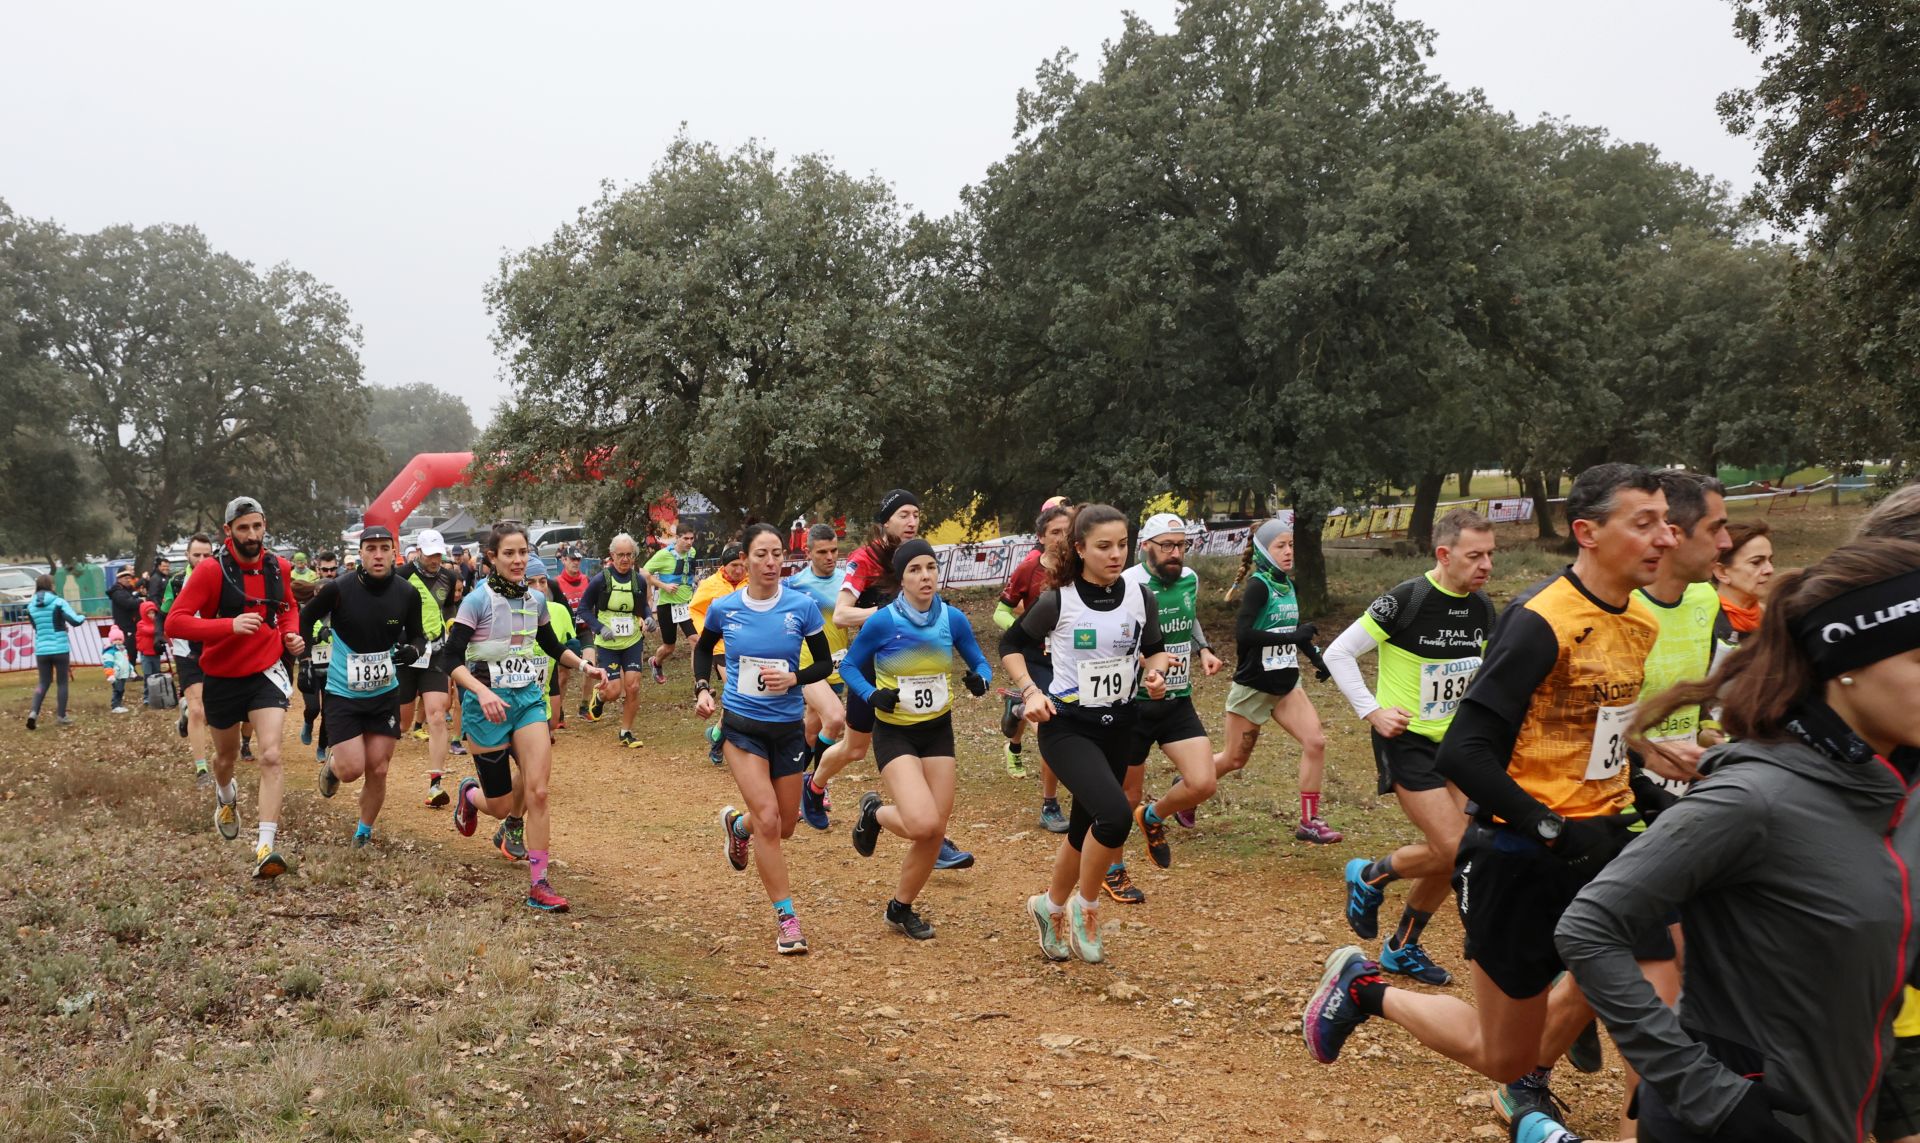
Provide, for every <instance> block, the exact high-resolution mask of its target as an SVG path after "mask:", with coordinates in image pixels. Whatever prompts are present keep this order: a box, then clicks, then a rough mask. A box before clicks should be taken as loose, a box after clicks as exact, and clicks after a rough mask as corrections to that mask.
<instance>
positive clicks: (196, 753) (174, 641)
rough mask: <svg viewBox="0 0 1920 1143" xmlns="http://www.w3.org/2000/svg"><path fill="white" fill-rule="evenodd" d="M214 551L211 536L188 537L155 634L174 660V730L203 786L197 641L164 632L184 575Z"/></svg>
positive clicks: (207, 777) (204, 743)
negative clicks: (184, 558)
mask: <svg viewBox="0 0 1920 1143" xmlns="http://www.w3.org/2000/svg"><path fill="white" fill-rule="evenodd" d="M212 554H213V537H211V536H209V535H207V534H206V533H205V532H195V533H194V534H193V535H192V537H190V538H189V539H188V540H187V566H186V570H184V571H180V572H175V573H174V575H173V578H172V579H169V580H168V581H167V589H166V593H165V594H164V596H163V597H162V598H161V601H160V627H159V632H158V637H159V638H160V639H161V640H163V641H164V642H165V644H166V648H167V655H168V657H169V658H171V659H172V660H173V673H174V676H175V678H176V680H177V681H178V682H179V684H180V717H179V719H178V720H177V721H176V723H175V729H176V730H177V731H178V732H179V734H180V737H182V738H184V739H186V740H187V747H188V749H190V750H192V751H193V780H194V784H195V785H197V786H201V787H203V788H210V787H211V786H212V785H213V776H212V775H211V774H209V773H208V772H207V754H208V737H207V710H206V707H205V706H204V705H203V704H202V703H201V687H202V685H203V684H204V683H205V682H206V675H205V674H204V673H202V672H201V670H200V644H198V643H194V642H192V641H190V640H187V639H181V638H178V637H176V636H173V635H170V634H168V633H167V616H168V614H169V613H171V612H172V610H173V601H174V600H175V599H177V598H178V597H179V595H180V590H181V589H182V588H184V587H185V586H186V585H187V576H189V575H190V574H192V572H193V569H194V568H197V567H199V566H200V564H201V561H203V560H205V559H206V558H207V557H208V556H211V555H212Z"/></svg>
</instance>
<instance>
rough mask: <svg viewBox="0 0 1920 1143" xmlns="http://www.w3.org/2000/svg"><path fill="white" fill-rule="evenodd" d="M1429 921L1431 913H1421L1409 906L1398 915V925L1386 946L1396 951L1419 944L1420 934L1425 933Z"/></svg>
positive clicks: (1431, 916)
mask: <svg viewBox="0 0 1920 1143" xmlns="http://www.w3.org/2000/svg"><path fill="white" fill-rule="evenodd" d="M1431 920H1433V914H1432V913H1422V912H1421V911H1420V910H1418V909H1416V908H1414V907H1413V906H1411V905H1409V906H1407V911H1406V912H1404V913H1402V914H1400V923H1399V924H1398V925H1396V926H1395V927H1394V930H1393V936H1392V938H1390V939H1389V940H1388V941H1387V944H1388V945H1389V946H1390V947H1392V948H1396V949H1403V948H1406V947H1407V946H1408V945H1417V944H1419V943H1420V934H1421V933H1423V932H1426V930H1427V922H1428V921H1431Z"/></svg>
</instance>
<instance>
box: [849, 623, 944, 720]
mask: <svg viewBox="0 0 1920 1143" xmlns="http://www.w3.org/2000/svg"><path fill="white" fill-rule="evenodd" d="M949 610H952V609H951V608H949ZM892 628H893V619H892V613H891V612H888V611H884V610H883V611H878V612H875V613H874V616H873V618H872V619H869V620H867V621H866V622H865V623H864V624H862V625H861V627H860V633H859V634H857V635H855V636H854V637H853V643H852V644H851V645H850V646H848V647H847V654H846V657H845V658H843V659H841V660H840V681H841V682H843V683H845V684H847V690H849V691H851V692H852V693H853V694H854V695H856V696H858V697H859V699H860V701H861V702H867V701H869V700H871V699H872V698H873V692H874V681H873V680H874V670H873V657H874V656H875V655H877V654H879V653H880V647H881V645H882V644H883V643H884V642H885V641H886V638H887V635H888V634H890V633H891V631H892Z"/></svg>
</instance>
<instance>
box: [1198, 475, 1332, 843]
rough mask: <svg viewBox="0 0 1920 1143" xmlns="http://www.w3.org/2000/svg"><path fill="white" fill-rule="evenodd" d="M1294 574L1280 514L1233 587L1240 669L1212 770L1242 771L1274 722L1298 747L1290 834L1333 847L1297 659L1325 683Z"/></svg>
mask: <svg viewBox="0 0 1920 1143" xmlns="http://www.w3.org/2000/svg"><path fill="white" fill-rule="evenodd" d="M1292 571H1293V513H1291V512H1285V513H1282V514H1281V515H1279V516H1276V517H1274V518H1273V519H1271V520H1268V521H1267V522H1266V523H1264V524H1262V525H1260V528H1259V530H1258V531H1256V532H1254V534H1253V536H1252V538H1251V539H1250V540H1249V541H1248V543H1247V551H1246V554H1245V555H1244V556H1242V557H1241V559H1240V574H1239V575H1238V576H1236V577H1235V578H1234V581H1233V585H1234V587H1235V588H1238V587H1239V586H1240V585H1241V584H1242V583H1245V584H1246V590H1245V592H1243V593H1242V594H1241V596H1240V613H1239V618H1238V620H1237V621H1236V622H1235V624H1234V631H1233V636H1234V643H1235V644H1236V646H1237V648H1238V655H1239V665H1238V666H1236V667H1235V668H1234V671H1233V686H1232V687H1230V688H1229V689H1228V690H1227V747H1226V749H1225V750H1223V751H1221V752H1220V753H1218V754H1215V755H1214V756H1213V765H1214V770H1215V771H1216V774H1217V776H1225V775H1227V774H1231V773H1233V772H1234V771H1235V770H1238V769H1240V768H1242V767H1243V766H1245V765H1246V764H1247V762H1248V760H1249V759H1251V758H1252V757H1253V748H1254V747H1255V746H1256V745H1258V744H1259V742H1260V727H1261V725H1262V724H1263V723H1265V722H1266V721H1267V720H1268V719H1269V718H1271V719H1272V720H1273V721H1274V724H1275V725H1276V726H1278V727H1279V728H1280V729H1281V730H1284V731H1286V732H1287V733H1288V734H1289V735H1291V736H1292V737H1293V739H1294V741H1296V742H1298V743H1299V744H1300V825H1299V827H1298V828H1296V829H1295V830H1294V831H1293V836H1294V837H1295V838H1297V839H1299V840H1300V841H1309V842H1312V843H1313V844H1315V845H1332V844H1333V843H1335V842H1337V841H1340V840H1341V839H1342V837H1343V835H1342V834H1341V833H1340V831H1339V830H1337V829H1334V828H1333V827H1332V826H1330V825H1328V824H1327V823H1326V822H1325V821H1323V820H1322V819H1321V817H1320V783H1321V781H1322V780H1323V779H1324V778H1325V777H1326V770H1327V736H1326V733H1325V732H1324V731H1323V730H1321V728H1320V715H1319V714H1318V713H1317V712H1316V711H1315V710H1314V709H1313V703H1312V702H1311V701H1310V700H1309V699H1308V698H1307V693H1306V692H1305V691H1303V690H1301V689H1300V666H1299V662H1300V656H1301V655H1305V656H1306V657H1307V661H1308V662H1309V663H1312V664H1313V666H1314V667H1315V668H1316V669H1317V670H1318V671H1319V673H1320V677H1321V678H1322V679H1324V678H1326V667H1325V665H1324V664H1322V663H1321V662H1319V655H1320V652H1319V651H1318V650H1317V649H1315V647H1314V644H1313V637H1314V634H1315V633H1316V630H1317V629H1316V628H1315V627H1314V625H1313V624H1311V623H1302V622H1300V600H1299V597H1298V596H1296V595H1295V594H1294V590H1293V580H1292V579H1291V578H1289V575H1290V573H1291V572H1292ZM1249 573H1251V576H1252V578H1248V576H1249ZM1229 590H1231V589H1229Z"/></svg>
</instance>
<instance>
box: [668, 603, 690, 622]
mask: <svg viewBox="0 0 1920 1143" xmlns="http://www.w3.org/2000/svg"><path fill="white" fill-rule="evenodd" d="M691 618H693V604H691V603H670V604H668V605H667V621H668V622H669V623H685V622H686V621H687V620H689V619H691Z"/></svg>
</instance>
